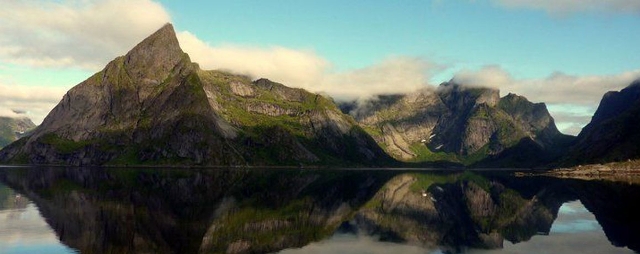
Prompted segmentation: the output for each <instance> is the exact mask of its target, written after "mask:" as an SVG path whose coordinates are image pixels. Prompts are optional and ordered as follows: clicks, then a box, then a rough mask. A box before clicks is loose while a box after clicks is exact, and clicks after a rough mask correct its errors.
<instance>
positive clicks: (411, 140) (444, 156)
mask: <svg viewBox="0 0 640 254" xmlns="http://www.w3.org/2000/svg"><path fill="white" fill-rule="evenodd" d="M499 94H500V92H499V90H497V89H491V88H482V87H469V86H465V85H462V84H457V83H455V82H453V81H451V82H445V83H443V84H441V85H440V86H439V87H438V88H437V89H422V90H419V91H417V92H415V93H410V94H403V95H385V96H378V97H377V98H374V99H372V100H368V101H365V102H363V103H359V104H357V103H351V104H347V105H344V106H343V107H342V109H343V111H345V112H349V113H350V114H351V115H352V116H354V118H355V119H356V120H357V121H358V122H359V123H360V124H361V125H362V126H363V128H364V129H365V130H367V131H368V132H369V134H371V135H372V136H373V137H374V138H375V139H376V141H377V142H378V143H379V144H380V145H381V146H382V147H384V148H385V149H386V150H387V152H388V153H389V154H391V155H392V156H393V157H395V158H396V159H399V160H402V161H408V162H424V161H452V162H459V163H462V164H466V165H470V164H473V163H476V162H479V161H481V160H483V159H487V160H485V161H484V163H483V165H497V166H505V165H508V166H523V165H522V164H521V163H523V161H521V160H517V159H516V160H513V158H511V156H507V157H505V158H501V159H500V160H496V159H494V158H498V156H499V155H500V154H501V153H503V152H505V151H507V150H510V149H514V148H516V147H520V146H522V147H525V146H526V147H529V148H531V146H533V148H535V149H534V150H539V151H540V153H543V154H550V155H549V156H548V158H546V157H545V160H544V161H528V162H526V163H525V164H526V166H531V165H535V164H538V165H540V164H542V163H546V162H548V161H549V160H551V159H552V158H555V156H552V155H551V154H555V153H556V152H555V150H556V148H555V147H556V146H558V145H559V144H564V143H567V142H566V140H567V139H570V137H568V136H566V135H563V134H562V133H560V132H559V131H558V129H557V128H556V126H555V123H554V121H553V118H552V117H551V116H550V115H549V112H548V111H547V108H546V106H545V104H543V103H531V102H529V101H528V100H527V99H526V98H525V97H522V96H518V95H515V94H509V95H507V96H505V97H502V98H500V95H499ZM529 141H531V142H529ZM522 144H526V145H522ZM529 150H530V149H529ZM552 150H553V151H552ZM537 158H540V157H537ZM503 162H505V163H506V164H505V163H503ZM507 162H508V163H507Z"/></svg>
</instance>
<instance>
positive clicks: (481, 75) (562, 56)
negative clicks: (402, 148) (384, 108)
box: [0, 0, 640, 135]
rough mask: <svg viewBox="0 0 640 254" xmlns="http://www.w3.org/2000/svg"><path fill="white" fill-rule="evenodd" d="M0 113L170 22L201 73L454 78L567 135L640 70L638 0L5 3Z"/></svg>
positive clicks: (94, 67) (403, 82) (294, 80)
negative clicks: (548, 120) (539, 115)
mask: <svg viewBox="0 0 640 254" xmlns="http://www.w3.org/2000/svg"><path fill="white" fill-rule="evenodd" d="M2 2H3V3H2V5H3V8H1V9H0V34H2V35H3V36H1V37H0V116H19V115H20V114H17V113H15V112H14V111H15V110H24V111H27V113H26V116H28V117H30V118H32V119H33V120H34V122H36V124H39V123H40V122H41V121H42V119H43V118H44V117H45V116H46V114H47V113H48V112H49V111H50V110H51V109H52V108H53V107H54V106H55V105H56V104H57V103H58V102H59V101H60V99H61V98H62V96H63V95H64V93H65V92H66V91H67V90H68V89H70V88H71V87H73V86H75V85H76V84H78V83H80V82H82V81H83V80H84V79H86V78H88V77H89V76H91V75H92V74H93V73H95V72H97V71H100V70H101V69H102V68H103V67H104V66H105V65H106V64H107V63H108V62H109V61H111V60H112V59H114V58H115V57H117V56H120V55H124V54H126V52H127V51H128V50H129V49H131V48H132V47H133V46H135V45H136V44H137V43H138V42H139V41H141V40H142V39H144V38H145V37H146V36H148V35H149V34H151V33H153V32H154V31H155V30H157V29H158V28H160V27H161V26H162V25H163V24H165V23H167V22H171V23H172V24H173V25H174V27H175V29H176V32H177V35H178V40H179V41H180V45H181V47H182V48H183V50H184V51H185V52H187V53H189V55H190V56H191V59H192V60H193V61H195V62H198V63H199V64H200V66H201V67H202V68H203V69H222V70H227V71H230V72H233V73H238V74H244V75H249V76H251V77H253V78H260V77H265V78H269V79H271V80H274V81H277V82H281V83H283V84H285V85H287V86H291V87H300V88H304V89H307V90H309V91H312V92H317V93H323V94H327V95H329V96H331V97H333V98H335V99H337V100H353V99H364V98H369V97H371V96H373V95H375V94H383V93H408V92H412V91H415V90H416V89H419V88H422V87H435V86H437V85H439V84H440V83H441V82H444V81H449V80H451V79H453V80H455V81H456V82H459V83H464V84H468V85H472V86H487V87H492V88H498V89H500V91H501V96H504V95H507V94H508V93H516V94H519V95H522V96H525V97H527V98H528V99H529V100H530V101H533V102H545V103H546V104H547V107H548V109H549V111H550V112H551V114H552V116H553V117H554V119H555V120H556V124H557V125H558V128H559V129H560V130H561V131H562V132H564V133H568V134H574V135H575V134H577V133H578V132H579V131H580V129H581V128H582V127H583V126H584V125H585V124H587V123H588V122H589V121H590V119H591V116H592V115H593V113H594V111H595V110H596V108H597V106H598V104H599V101H600V99H601V98H602V95H603V94H604V93H605V92H607V91H611V90H620V89H622V88H624V87H626V86H627V85H629V84H630V83H631V82H632V81H633V80H635V79H637V78H640V61H638V59H640V47H638V46H637V42H638V41H640V30H639V27H640V1H638V0H608V1H601V0H404V1H381V0H368V1H337V0H323V1H307V0H279V1H270V0H262V1H244V0H234V1H169V0H162V1H152V0H100V1H97V0H57V1H42V0H23V1H19V0H3V1H2Z"/></svg>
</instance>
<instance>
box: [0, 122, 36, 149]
mask: <svg viewBox="0 0 640 254" xmlns="http://www.w3.org/2000/svg"><path fill="white" fill-rule="evenodd" d="M35 127H36V125H35V124H34V123H33V122H32V121H31V119H29V118H27V117H20V118H12V117H0V148H2V147H4V146H6V145H8V144H10V143H11V142H13V141H16V140H18V139H19V138H21V137H23V136H25V135H26V134H27V132H28V131H30V130H32V129H33V128H35Z"/></svg>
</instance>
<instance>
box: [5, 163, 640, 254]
mask: <svg viewBox="0 0 640 254" xmlns="http://www.w3.org/2000/svg"><path fill="white" fill-rule="evenodd" d="M0 184H1V185H0V253H72V252H76V251H78V252H82V253H139V252H145V253H198V252H200V253H269V252H281V253H398V252H402V253H633V252H634V251H638V250H640V234H637V233H636V232H637V228H638V227H639V226H640V219H639V218H637V216H638V214H640V206H639V205H638V204H637V202H636V201H637V200H638V198H639V197H640V186H639V185H636V184H632V183H622V182H604V181H584V180H567V179H555V178H546V177H514V176H513V174H512V173H511V172H485V171H466V172H461V171H418V170H412V171H411V170H307V169H305V170H299V169H284V170H276V169H190V170H185V169H158V168H145V169H115V168H113V169H104V168H0ZM58 239H59V240H58Z"/></svg>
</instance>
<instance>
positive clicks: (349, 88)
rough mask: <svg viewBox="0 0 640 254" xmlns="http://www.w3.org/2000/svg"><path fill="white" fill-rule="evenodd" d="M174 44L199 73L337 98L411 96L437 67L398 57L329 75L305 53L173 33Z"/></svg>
mask: <svg viewBox="0 0 640 254" xmlns="http://www.w3.org/2000/svg"><path fill="white" fill-rule="evenodd" d="M178 40H179V41H180V46H181V47H182V49H183V50H184V51H185V52H187V53H188V54H189V56H191V60H192V61H194V62H197V63H199V64H200V67H201V68H203V69H223V70H228V71H231V72H233V73H237V74H243V75H248V76H251V77H252V78H268V79H270V80H273V81H276V82H281V83H283V84H285V85H287V86H291V87H299V88H304V89H306V90H308V91H312V92H322V93H326V94H329V95H331V96H333V97H335V98H338V99H356V98H363V97H369V96H372V95H375V94H388V93H406V92H410V91H414V90H416V89H418V88H420V87H422V86H424V85H425V84H427V82H428V80H429V78H430V74H432V73H433V72H434V71H435V70H439V69H440V68H441V67H440V66H438V65H436V64H434V63H431V62H429V61H426V60H424V59H421V58H412V57H398V56H397V57H389V58H387V59H384V60H382V61H381V62H379V63H377V64H374V65H372V66H369V67H365V68H361V69H356V70H352V71H345V72H334V71H332V70H331V64H330V63H329V62H328V61H327V60H325V59H324V58H322V57H320V56H318V55H317V54H315V53H314V52H313V51H310V50H297V49H289V48H283V47H270V48H252V47H239V46H211V45H208V44H207V43H205V42H203V41H202V40H200V39H198V38H197V37H196V36H194V35H193V34H191V33H189V32H180V33H178Z"/></svg>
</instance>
